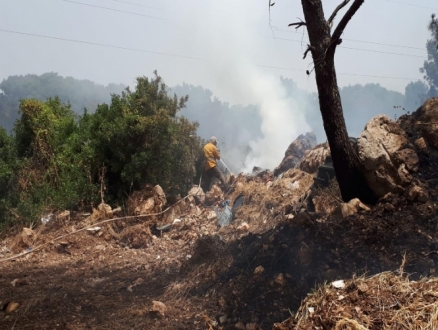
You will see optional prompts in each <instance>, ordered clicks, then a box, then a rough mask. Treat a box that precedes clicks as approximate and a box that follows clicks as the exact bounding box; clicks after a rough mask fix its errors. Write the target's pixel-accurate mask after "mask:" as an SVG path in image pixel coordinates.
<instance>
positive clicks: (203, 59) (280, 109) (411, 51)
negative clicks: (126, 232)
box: [0, 0, 438, 169]
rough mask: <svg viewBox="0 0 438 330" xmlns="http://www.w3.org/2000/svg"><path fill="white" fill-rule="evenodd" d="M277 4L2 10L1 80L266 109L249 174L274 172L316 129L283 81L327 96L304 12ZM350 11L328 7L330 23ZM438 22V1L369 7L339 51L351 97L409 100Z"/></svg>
mask: <svg viewBox="0 0 438 330" xmlns="http://www.w3.org/2000/svg"><path fill="white" fill-rule="evenodd" d="M272 1H273V2H274V1H275V5H274V6H272V7H271V10H270V11H269V6H268V0H238V1H236V0H220V1H218V0H184V1H177V0H160V1H152V0H0V43H1V44H2V52H1V62H0V80H3V79H5V78H7V77H8V76H10V75H24V74H28V73H32V74H42V73H45V72H57V73H59V74H60V75H62V76H72V77H74V78H78V79H89V80H92V81H95V82H97V83H100V84H104V85H106V84H109V83H123V84H126V85H130V86H132V85H133V84H134V83H135V78H136V77H138V76H151V75H152V73H153V71H154V70H157V71H158V73H159V74H160V75H161V76H162V77H163V79H164V81H165V82H166V83H167V85H168V86H175V85H178V84H182V83H183V82H186V83H188V84H193V85H202V86H203V87H205V88H208V89H210V90H212V91H213V93H214V95H215V96H216V97H218V98H219V99H221V100H222V101H226V102H229V103H230V104H237V103H241V104H244V105H245V104H250V103H251V104H260V105H261V114H262V119H263V124H262V131H263V133H264V137H263V138H262V139H260V140H257V141H250V142H249V144H250V145H251V148H252V150H253V152H252V153H251V154H250V155H248V159H247V164H248V169H250V168H251V166H253V165H258V166H262V167H268V168H272V167H273V166H275V164H278V163H279V161H280V160H281V158H282V155H283V154H284V150H285V149H286V148H287V146H288V145H289V143H290V142H291V141H293V139H294V138H296V137H297V136H298V135H299V134H302V133H305V132H306V131H308V129H309V125H308V124H307V123H306V122H305V120H304V116H303V113H304V112H305V111H306V109H305V108H303V107H302V106H298V105H297V103H296V102H295V100H293V99H290V97H288V96H287V95H286V92H285V90H284V87H283V86H281V84H280V83H279V77H280V76H283V77H287V78H291V79H293V80H294V81H295V82H297V84H298V86H299V87H300V88H301V89H304V90H307V91H309V92H314V91H316V84H315V77H314V75H313V74H312V75H310V76H307V75H306V73H305V70H307V69H311V68H312V66H311V65H312V59H311V56H308V57H307V59H305V60H303V52H304V51H305V49H306V40H307V37H306V31H305V30H303V29H299V30H298V31H296V30H295V29H294V28H290V27H288V24H289V23H293V22H296V21H297V20H298V19H304V17H303V16H304V15H303V11H302V7H301V1H299V0H272ZM341 2H342V1H341V0H324V1H323V5H324V11H325V15H326V17H329V16H330V15H331V13H332V12H333V10H334V9H335V8H336V6H337V5H339V4H340V3H341ZM345 10H346V9H344V10H342V11H341V12H339V14H338V17H337V19H336V20H335V25H336V24H337V22H339V20H340V18H341V17H342V16H343V14H344V13H345ZM433 12H436V13H438V4H437V3H436V0H416V1H414V0H400V1H399V0H366V1H365V3H364V5H363V6H362V7H361V8H360V9H359V11H358V12H357V13H356V15H355V16H354V17H353V18H352V20H351V21H350V23H349V24H348V26H347V27H346V29H345V31H344V34H343V40H344V41H343V43H342V45H341V46H340V47H338V49H337V51H336V57H335V63H336V70H337V73H338V83H339V85H340V87H343V86H347V85H353V84H366V83H379V84H381V85H382V86H384V87H386V88H388V89H390V90H395V91H399V92H402V93H403V92H404V88H405V86H406V85H407V84H408V83H409V81H411V80H414V81H415V80H417V79H421V78H422V74H421V73H420V72H419V68H420V67H421V66H422V64H423V62H424V60H425V59H426V49H425V44H426V41H427V39H428V38H429V37H430V35H429V31H428V30H427V25H428V22H429V20H430V15H431V14H432V13H433ZM36 35H38V36H45V37H44V38H43V37H37V36H36ZM47 37H50V38H47ZM61 39H63V40H61ZM68 40H70V41H68ZM71 40H74V42H73V41H71ZM108 46H112V47H108ZM384 77H386V78H384ZM273 110H275V111H273ZM218 129H219V128H218ZM273 145H274V146H276V148H271V146H273Z"/></svg>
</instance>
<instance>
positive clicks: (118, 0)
mask: <svg viewBox="0 0 438 330" xmlns="http://www.w3.org/2000/svg"><path fill="white" fill-rule="evenodd" d="M110 1H114V2H120V3H126V4H128V5H133V6H139V7H144V8H151V9H157V10H164V11H167V10H166V9H163V8H158V7H152V6H146V5H141V4H139V3H134V2H129V1H122V0H110Z"/></svg>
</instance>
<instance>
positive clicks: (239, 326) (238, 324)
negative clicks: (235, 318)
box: [234, 322, 246, 330]
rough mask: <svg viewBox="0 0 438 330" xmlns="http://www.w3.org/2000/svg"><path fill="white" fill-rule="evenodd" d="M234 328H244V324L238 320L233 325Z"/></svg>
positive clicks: (239, 329)
mask: <svg viewBox="0 0 438 330" xmlns="http://www.w3.org/2000/svg"><path fill="white" fill-rule="evenodd" d="M234 329H236V330H246V327H245V325H244V324H243V323H242V322H238V323H236V324H235V325H234Z"/></svg>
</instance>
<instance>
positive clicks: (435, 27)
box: [420, 14, 438, 96]
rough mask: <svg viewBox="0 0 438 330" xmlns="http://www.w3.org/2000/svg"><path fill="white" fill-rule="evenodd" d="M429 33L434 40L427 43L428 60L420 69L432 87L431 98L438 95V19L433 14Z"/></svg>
mask: <svg viewBox="0 0 438 330" xmlns="http://www.w3.org/2000/svg"><path fill="white" fill-rule="evenodd" d="M428 28H429V31H430V33H431V36H432V38H431V39H429V40H428V41H427V43H426V49H427V60H426V61H424V64H423V67H422V68H421V69H420V71H421V72H422V73H424V79H426V81H427V82H428V84H429V86H430V92H429V96H436V95H438V19H437V18H436V16H435V14H432V17H431V21H430V23H429V27H428Z"/></svg>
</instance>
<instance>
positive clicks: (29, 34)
mask: <svg viewBox="0 0 438 330" xmlns="http://www.w3.org/2000/svg"><path fill="white" fill-rule="evenodd" d="M0 32H4V33H12V34H19V35H24V36H30V37H37V38H45V39H54V40H61V41H68V42H76V43H80V44H85V45H93V46H98V47H107V48H115V49H122V50H129V51H134V52H140V53H150V54H156V55H163V56H171V57H180V58H187V59H191V60H199V61H204V60H205V59H203V58H198V57H193V56H185V55H178V54H170V53H161V52H156V51H152V50H145V49H137V48H128V47H121V46H114V45H107V44H100V43H95V42H90V41H82V40H76V39H67V38H59V37H52V36H46V35H42V34H33V33H26V32H19V31H11V30H3V29H0Z"/></svg>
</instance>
